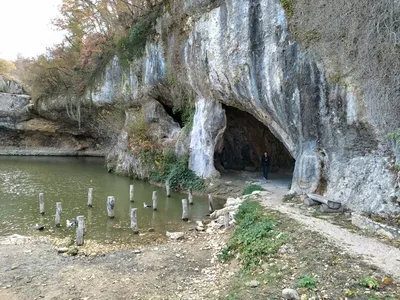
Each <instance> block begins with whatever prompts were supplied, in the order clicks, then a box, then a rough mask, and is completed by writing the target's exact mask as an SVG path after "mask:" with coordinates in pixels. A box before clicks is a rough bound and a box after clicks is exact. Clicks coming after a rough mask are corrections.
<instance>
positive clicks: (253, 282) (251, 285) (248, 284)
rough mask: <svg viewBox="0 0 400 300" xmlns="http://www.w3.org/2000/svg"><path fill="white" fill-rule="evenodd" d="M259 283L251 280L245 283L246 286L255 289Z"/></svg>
mask: <svg viewBox="0 0 400 300" xmlns="http://www.w3.org/2000/svg"><path fill="white" fill-rule="evenodd" d="M259 284H260V283H259V282H258V281H257V280H252V281H249V282H247V283H246V286H249V287H252V288H256V287H258V285H259Z"/></svg>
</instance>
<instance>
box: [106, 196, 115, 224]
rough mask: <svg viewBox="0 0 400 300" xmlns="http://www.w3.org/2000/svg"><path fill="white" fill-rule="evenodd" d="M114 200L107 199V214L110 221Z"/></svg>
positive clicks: (112, 216) (111, 197) (109, 197)
mask: <svg viewBox="0 0 400 300" xmlns="http://www.w3.org/2000/svg"><path fill="white" fill-rule="evenodd" d="M114 206H115V198H114V197H113V196H108V197H107V213H108V217H109V218H110V219H113V218H114Z"/></svg>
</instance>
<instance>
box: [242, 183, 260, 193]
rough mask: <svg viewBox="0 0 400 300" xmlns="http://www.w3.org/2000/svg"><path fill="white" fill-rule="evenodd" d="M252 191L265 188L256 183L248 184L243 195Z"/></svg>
mask: <svg viewBox="0 0 400 300" xmlns="http://www.w3.org/2000/svg"><path fill="white" fill-rule="evenodd" d="M254 191H265V189H264V188H263V187H262V186H260V185H258V184H250V185H249V186H247V187H246V188H245V189H244V191H243V195H250V194H251V193H253V192H254Z"/></svg>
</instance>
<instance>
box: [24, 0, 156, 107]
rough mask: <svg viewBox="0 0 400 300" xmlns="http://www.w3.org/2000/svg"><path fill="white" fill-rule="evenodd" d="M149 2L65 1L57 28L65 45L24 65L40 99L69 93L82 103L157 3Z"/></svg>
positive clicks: (27, 79)
mask: <svg viewBox="0 0 400 300" xmlns="http://www.w3.org/2000/svg"><path fill="white" fill-rule="evenodd" d="M154 4H155V2H154V3H152V2H151V1H148V0H142V1H140V0H63V1H62V5H61V6H60V17H59V18H57V19H55V20H53V24H54V25H55V27H56V28H58V29H60V30H62V31H64V32H66V34H65V39H64V41H63V42H62V43H61V44H60V45H57V46H55V47H54V48H52V49H48V51H47V53H46V54H43V55H40V56H39V57H37V58H36V59H34V60H31V61H25V62H24V67H23V68H24V70H25V74H24V75H23V76H22V77H23V78H22V81H23V82H24V84H25V85H26V86H27V87H28V89H29V90H30V91H31V93H32V98H33V100H34V101H37V100H39V99H46V98H51V97H54V96H57V95H66V96H69V97H70V98H74V99H79V98H80V97H81V96H82V95H83V94H84V92H85V91H86V89H87V88H88V87H89V86H90V85H91V84H92V83H93V81H94V80H95V78H96V76H97V75H98V74H101V73H102V72H103V71H104V68H105V67H106V65H107V63H108V62H109V61H110V59H111V58H112V57H113V55H115V54H116V47H117V45H118V41H119V40H120V39H123V38H126V37H127V36H129V33H130V29H131V27H132V26H133V25H134V24H135V22H137V21H138V20H139V19H140V18H141V17H142V16H143V15H146V14H148V13H149V12H150V11H151V10H152V7H153V5H154Z"/></svg>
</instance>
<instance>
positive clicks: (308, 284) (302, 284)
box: [297, 275, 318, 290]
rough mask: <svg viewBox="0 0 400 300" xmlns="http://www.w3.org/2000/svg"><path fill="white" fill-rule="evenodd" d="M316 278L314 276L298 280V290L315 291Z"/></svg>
mask: <svg viewBox="0 0 400 300" xmlns="http://www.w3.org/2000/svg"><path fill="white" fill-rule="evenodd" d="M317 282H318V278H315V277H314V276H310V275H306V276H304V277H303V278H300V280H299V282H298V284H297V285H298V287H299V288H306V289H307V290H315V288H316V287H317Z"/></svg>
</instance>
